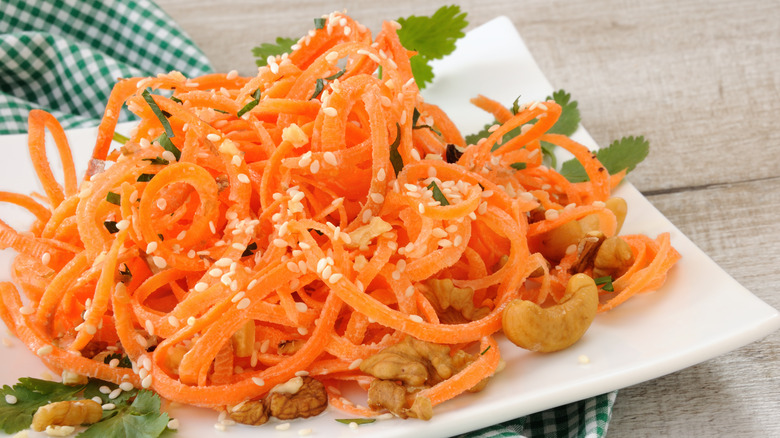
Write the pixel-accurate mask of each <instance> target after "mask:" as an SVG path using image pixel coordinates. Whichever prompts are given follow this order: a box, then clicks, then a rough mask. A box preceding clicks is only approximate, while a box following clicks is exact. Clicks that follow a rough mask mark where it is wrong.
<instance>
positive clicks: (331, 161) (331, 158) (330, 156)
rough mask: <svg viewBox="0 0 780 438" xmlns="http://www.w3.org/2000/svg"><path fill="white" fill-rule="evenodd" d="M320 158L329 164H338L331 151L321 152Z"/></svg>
mask: <svg viewBox="0 0 780 438" xmlns="http://www.w3.org/2000/svg"><path fill="white" fill-rule="evenodd" d="M322 159H323V160H325V162H326V163H328V164H330V165H331V166H337V165H338V164H339V161H338V159H337V158H336V154H334V153H333V152H331V151H327V152H325V153H324V154H322Z"/></svg>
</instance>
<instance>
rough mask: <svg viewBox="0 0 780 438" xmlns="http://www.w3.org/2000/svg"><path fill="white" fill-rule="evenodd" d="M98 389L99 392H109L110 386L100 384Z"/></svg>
mask: <svg viewBox="0 0 780 438" xmlns="http://www.w3.org/2000/svg"><path fill="white" fill-rule="evenodd" d="M98 391H100V393H101V394H109V393H111V388H109V387H108V386H106V385H102V386H101V387H100V388H98Z"/></svg>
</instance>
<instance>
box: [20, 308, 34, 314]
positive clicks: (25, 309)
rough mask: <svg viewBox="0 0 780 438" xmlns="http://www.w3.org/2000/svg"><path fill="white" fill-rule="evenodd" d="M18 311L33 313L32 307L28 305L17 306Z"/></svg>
mask: <svg viewBox="0 0 780 438" xmlns="http://www.w3.org/2000/svg"><path fill="white" fill-rule="evenodd" d="M19 313H21V314H22V315H32V314H33V313H35V310H33V308H32V307H29V306H22V307H20V308H19Z"/></svg>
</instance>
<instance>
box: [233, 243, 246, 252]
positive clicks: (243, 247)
mask: <svg viewBox="0 0 780 438" xmlns="http://www.w3.org/2000/svg"><path fill="white" fill-rule="evenodd" d="M230 246H231V247H232V248H233V249H236V250H239V251H244V250H246V245H244V244H242V243H239V242H233V243H232V244H230Z"/></svg>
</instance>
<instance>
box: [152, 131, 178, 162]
mask: <svg viewBox="0 0 780 438" xmlns="http://www.w3.org/2000/svg"><path fill="white" fill-rule="evenodd" d="M157 142H158V143H160V146H162V148H163V149H165V150H166V151H168V152H170V153H172V154H173V156H174V158H176V161H179V158H181V151H180V150H179V148H177V147H176V145H175V144H173V142H172V141H171V139H170V138H169V137H168V134H165V133H163V134H161V135H160V136H159V137H157Z"/></svg>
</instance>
